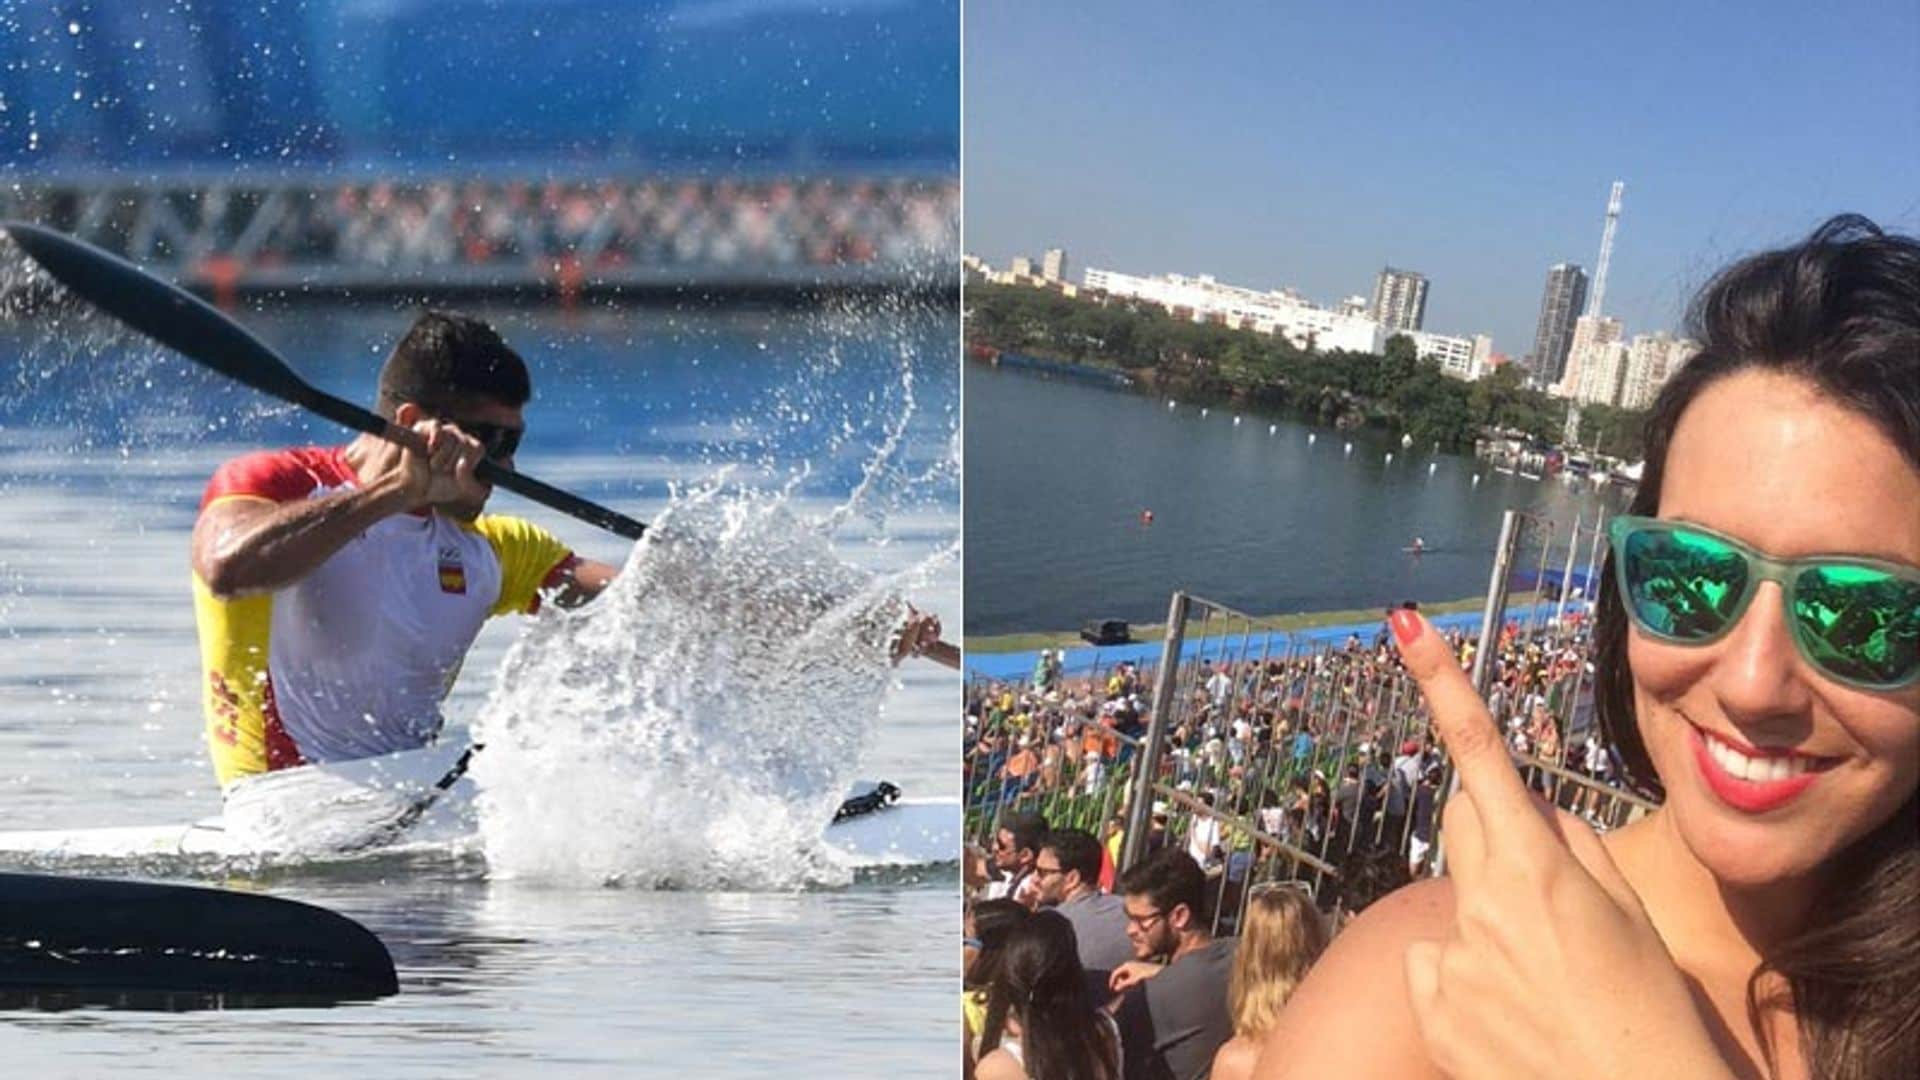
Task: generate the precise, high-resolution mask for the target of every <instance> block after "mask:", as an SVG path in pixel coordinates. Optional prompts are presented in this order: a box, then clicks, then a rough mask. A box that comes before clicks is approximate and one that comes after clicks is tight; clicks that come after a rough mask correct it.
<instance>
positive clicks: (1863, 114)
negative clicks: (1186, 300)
mask: <svg viewBox="0 0 1920 1080" xmlns="http://www.w3.org/2000/svg"><path fill="white" fill-rule="evenodd" d="M964 10H965V22H966V27H965V32H966V54H965V55H966V60H965V62H966V86H965V100H966V116H965V120H964V123H965V131H966V144H965V178H964V184H965V199H966V217H965V227H966V239H965V249H966V250H967V251H969V252H972V253H974V254H977V255H980V256H982V257H983V258H985V259H986V260H987V261H989V262H990V263H993V264H995V265H1002V266H1003V265H1006V264H1007V263H1008V262H1009V261H1010V258H1011V257H1012V256H1014V255H1016V254H1020V255H1026V256H1028V257H1029V258H1035V257H1037V256H1039V255H1040V254H1041V253H1042V252H1043V251H1045V250H1046V249H1048V248H1063V249H1065V251H1066V252H1067V253H1068V256H1069V258H1070V260H1071V265H1072V266H1073V268H1074V273H1073V274H1072V275H1070V277H1071V278H1072V279H1073V280H1078V278H1079V274H1080V273H1081V272H1082V271H1083V270H1084V269H1085V268H1088V267H1099V268H1107V269H1112V270H1117V271H1122V272H1125V273H1129V274H1139V275H1156V274H1169V273H1172V274H1186V275H1200V274H1207V275H1212V276H1214V277H1217V278H1218V279H1220V280H1221V281H1229V282H1233V283H1234V284H1237V285H1243V286H1246V287H1248V288H1253V289H1262V290H1265V289H1283V288H1291V289H1296V290H1298V291H1299V292H1300V293H1301V294H1302V295H1304V296H1305V297H1307V298H1308V299H1310V300H1312V301H1313V302H1314V303H1316V304H1319V305H1322V306H1325V307H1327V308H1330V309H1331V308H1337V307H1338V306H1339V305H1340V303H1341V302H1342V301H1343V300H1344V299H1345V298H1347V297H1350V296H1354V295H1362V296H1367V295H1370V294H1371V293H1372V292H1373V286H1374V284H1375V279H1376V276H1377V274H1378V273H1379V270H1380V268H1381V267H1382V266H1396V267H1413V268H1417V269H1418V270H1419V271H1420V272H1421V273H1422V274H1423V275H1424V276H1425V277H1426V279H1427V281H1428V283H1429V286H1428V294H1427V298H1426V314H1425V319H1424V325H1425V327H1426V328H1427V329H1428V330H1431V331H1435V332H1438V333H1443V334H1453V335H1471V334H1476V333H1484V334H1491V335H1492V336H1493V339H1494V347H1495V348H1496V349H1498V350H1499V351H1500V352H1502V353H1505V354H1507V355H1508V356H1511V357H1513V358H1514V359H1516V360H1518V359H1520V358H1521V357H1524V356H1525V355H1527V354H1528V353H1529V352H1530V351H1531V349H1532V345H1533V342H1534V338H1535V334H1536V330H1537V328H1538V326H1537V323H1538V318H1539V314H1540V305H1541V282H1542V281H1543V280H1544V279H1545V277H1546V275H1547V272H1548V270H1549V268H1551V267H1552V266H1554V265H1555V264H1558V263H1568V264H1576V265H1580V266H1582V267H1593V266H1594V265H1595V263H1596V261H1597V259H1598V255H1599V247H1600V237H1601V231H1602V228H1603V226H1604V223H1605V210H1606V200H1607V192H1608V188H1609V186H1610V185H1611V184H1612V182H1613V181H1615V180H1624V181H1625V182H1626V195H1625V204H1624V209H1623V212H1622V215H1621V221H1620V227H1619V233H1618V237H1617V239H1616V241H1615V245H1614V254H1613V264H1612V268H1611V272H1610V275H1609V284H1608V287H1607V303H1606V307H1607V314H1608V315H1610V316H1613V317H1617V318H1619V319H1620V320H1621V321H1622V323H1623V324H1624V325H1625V327H1626V329H1627V332H1628V333H1629V334H1630V335H1638V334H1643V333H1654V332H1659V331H1673V332H1678V331H1680V330H1681V316H1682V313H1683V307H1684V304H1685V303H1686V301H1687V300H1688V299H1689V298H1690V296H1691V295H1692V293H1693V292H1694V290H1696V289H1697V288H1698V287H1699V286H1700V285H1701V284H1703V283H1704V281H1705V280H1706V278H1707V277H1708V276H1709V275H1710V274H1711V273H1712V272H1713V271H1714V270H1716V269H1718V268H1719V267H1721V266H1723V265H1724V264H1726V263H1727V262H1729V261H1731V260H1732V259H1734V258H1736V257H1738V256H1740V255H1743V254H1746V253H1749V252H1752V251H1755V250H1759V249H1761V248H1764V247H1768V246H1773V245H1776V244H1779V243H1782V242H1785V241H1788V240H1791V239H1794V238H1797V237H1799V236H1802V235H1804V234H1805V233H1807V232H1808V231H1810V230H1811V229H1812V228H1813V227H1814V226H1815V225H1816V224H1818V223H1819V221H1821V220H1822V219H1824V218H1825V217H1827V216H1829V215H1831V214H1834V213H1839V212H1843V211H1857V212H1860V213H1865V214H1867V215H1868V216H1870V217H1872V218H1874V219H1875V220H1876V221H1878V222H1880V223H1881V224H1882V225H1883V226H1887V227H1889V228H1896V229H1900V230H1903V231H1908V232H1915V231H1920V80H1914V79H1911V78H1895V77H1890V73H1894V72H1911V71H1913V70H1915V69H1916V67H1920V9H1915V8H1914V7H1912V6H1911V5H1888V4H1864V3H1852V4H1844V3H1843V4H1842V5H1840V8H1839V10H1838V11H1837V12H1836V11H1835V9H1833V8H1826V9H1821V10H1818V11H1815V10H1812V9H1807V8H1804V7H1803V6H1800V5H1793V4H1787V3H1784V2H1781V3H1762V4H1755V5H1749V6H1744V7H1742V8H1741V9H1740V14H1739V18H1738V19H1737V20H1736V19H1731V18H1729V17H1728V15H1727V13H1726V12H1711V13H1709V12H1695V11H1692V10H1677V9H1674V8H1670V7H1666V6H1657V5H1650V4H1631V3H1629V4H1622V5H1615V6H1613V7H1610V8H1609V9H1608V11H1607V13H1606V15H1605V17H1604V18H1598V19H1579V20H1576V19H1575V18H1574V16H1572V15H1571V14H1568V13H1563V12H1559V11H1555V10H1550V9H1544V8H1537V7H1535V6H1533V5H1524V4H1518V3H1512V2H1508V0H1493V2H1490V3H1489V4H1487V5H1485V6H1483V7H1480V8H1475V9H1471V10H1467V11H1459V10H1452V9H1448V10H1444V11H1443V10H1429V9H1422V8H1412V9H1409V8H1405V7H1396V8H1394V9H1393V10H1392V11H1391V12H1388V11H1386V10H1384V9H1370V8H1367V7H1365V6H1362V7H1359V8H1351V9H1350V8H1346V7H1343V8H1340V9H1338V10H1317V9H1314V8H1313V7H1311V6H1303V7H1299V8H1298V9H1297V10H1296V9H1295V6H1293V5H1289V6H1288V7H1287V9H1286V10H1285V11H1284V12H1275V11H1272V10H1270V9H1268V8H1267V7H1265V6H1261V5H1251V4H1248V5H1238V6H1236V5H1223V8H1222V10H1219V11H1215V12H1212V13H1211V14H1210V15H1209V16H1208V17H1206V18H1200V17H1197V16H1195V15H1193V14H1192V13H1191V12H1186V11H1177V10H1174V9H1171V8H1167V7H1164V6H1161V5H1151V4H1141V3H1133V2H1124V0H1123V2H1117V3H1115V4H1113V5H1110V6H1109V7H1108V8H1106V9H1103V11H1102V13H1101V16H1100V17H1099V18H1097V19H1096V18H1093V17H1091V16H1090V14H1089V13H1088V12H1087V11H1086V10H1085V9H1078V10H1056V9H1052V8H1046V7H1040V6H1034V5H1024V4H1014V3H1010V2H1007V0H971V2H969V3H968V4H967V5H966V6H965V9H964ZM1836 27H1837V28H1840V29H1841V30H1842V31H1844V32H1841V33H1836V32H1835V29H1836ZM1812 40H1818V41H1820V42H1821V43H1822V46H1821V48H1820V49H1817V50H1810V49H1807V48H1805V44H1804V43H1805V42H1807V41H1812ZM1037 72H1045V73H1046V78H1045V79H1044V80H1039V81H1036V78H1035V73H1037ZM1382 72H1390V73H1391V74H1392V77H1391V78H1382V77H1380V76H1381V73H1382ZM1415 85H1417V86H1418V87H1419V88H1420V93H1419V94H1417V95H1409V94H1408V93H1407V92H1406V91H1407V88H1408V87H1409V86H1415ZM1381 116H1392V117H1393V118H1394V122H1393V124H1392V125H1391V130H1390V131H1388V132H1383V130H1382V128H1381V127H1380V125H1379V122H1378V120H1379V117H1381Z"/></svg>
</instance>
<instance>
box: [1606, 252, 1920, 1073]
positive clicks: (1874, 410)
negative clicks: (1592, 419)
mask: <svg viewBox="0 0 1920 1080" xmlns="http://www.w3.org/2000/svg"><path fill="white" fill-rule="evenodd" d="M1688 332H1689V335H1690V336H1691V337H1693V338H1694V339H1695V340H1697V341H1699V342H1700V343H1701V351H1700V353H1699V354H1698V355H1696V356H1695V357H1694V358H1693V359H1692V360H1690V361H1688V363H1687V364H1686V366H1684V367H1682V368H1681V369H1680V371H1679V372H1678V373H1677V374H1675V375H1674V376H1673V378H1672V379H1671V380H1670V381H1669V382H1668V383H1667V385H1666V387H1665V388H1664V389H1663V390H1662V391H1661V392H1660V396H1659V399H1658V400H1656V401H1655V402H1654V406H1653V410H1652V412H1651V413H1649V415H1648V417H1647V429H1646V450H1647V458H1646V472H1645V474H1644V476H1643V477H1642V480H1641V484H1640V490H1639V492H1638V493H1637V494H1636V495H1635V496H1634V499H1633V505H1632V508H1631V510H1630V511H1629V512H1630V513H1633V514H1639V515H1645V516H1653V515H1654V514H1655V513H1656V512H1657V511H1658V509H1659V506H1660V489H1661V481H1662V479H1663V477H1664V475H1665V473H1666V467H1667V451H1668V448H1669V447H1670V446H1671V445H1672V441H1673V433H1674V429H1675V428H1676V427H1678V425H1679V423H1680V417H1681V415H1682V414H1683V413H1685V412H1686V410H1687V407H1688V406H1689V405H1690V404H1691V403H1692V402H1693V401H1694V399H1695V398H1697V397H1698V396H1699V395H1700V392H1701V391H1702V390H1704V389H1706V388H1707V387H1708V386H1711V385H1712V384H1713V383H1715V382H1717V381H1719V380H1720V379H1722V378H1724V377H1726V376H1727V375H1730V374H1733V373H1734V372H1738V371H1746V370H1750V369H1751V370H1760V371H1770V372H1777V373H1781V374H1786V375H1792V376H1795V377H1798V378H1800V379H1803V380H1805V381H1806V382H1807V383H1809V384H1811V385H1813V386H1815V387H1817V388H1818V389H1819V390H1820V392H1821V393H1822V394H1824V395H1826V396H1827V397H1828V398H1830V399H1831V400H1833V401H1836V402H1838V403H1840V404H1841V405H1844V406H1846V407H1847V408H1849V409H1852V410H1853V411H1854V412H1856V413H1858V414H1860V415H1861V416H1864V417H1866V418H1867V419H1869V420H1871V421H1873V423H1874V424H1876V425H1877V426H1878V427H1879V428H1880V430H1881V431H1882V432H1884V433H1885V434H1886V435H1887V437H1888V438H1890V439H1892V440H1893V443H1894V445H1895V446H1897V447H1899V448H1900V449H1901V451H1902V452H1904V453H1905V454H1906V456H1907V460H1908V461H1909V462H1911V463H1912V464H1913V466H1914V468H1915V469H1920V241H1915V240H1914V239H1912V238H1910V237H1902V236H1891V235H1887V234H1885V233H1883V232H1882V231H1881V230H1880V229H1879V228H1878V227H1877V226H1875V225H1874V224H1873V223H1872V222H1871V221H1868V220H1867V219H1865V218H1863V217H1859V216H1857V215H1852V214H1848V215H1842V216H1840V217H1836V218H1833V219H1832V220H1830V221H1828V222H1826V223H1825V224H1824V225H1822V226H1820V228H1818V229H1817V230H1815V231H1814V233H1813V235H1812V236H1810V237H1808V238H1807V239H1806V240H1805V241H1804V242H1802V243H1800V244H1797V245H1795V246H1793V247H1789V248H1784V249H1781V250H1779V251H1769V252H1766V253H1764V254H1760V255H1755V256H1753V257H1752V258H1749V259H1745V260H1743V261H1741V262H1739V263H1736V264H1734V265H1733V266H1731V267H1729V268H1727V269H1726V270H1724V271H1722V272H1721V273H1720V274H1719V276H1717V277H1715V278H1714V280H1713V281H1712V282H1711V283H1709V284H1708V286H1707V287H1706V288H1705V289H1704V290H1703V291H1702V292H1701V294H1700V295H1699V297H1698V298H1696V299H1695V301H1694V303H1693V306H1692V307H1691V309H1690V310H1689V312H1688ZM1801 512H1804V513H1818V512H1819V508H1818V507H1805V508H1801ZM1914 512H1916V513H1920V507H1916V508H1914ZM1611 562H1612V560H1611V558H1609V559H1608V563H1609V565H1608V566H1607V568H1606V569H1605V571H1604V573H1603V574H1602V576H1601V585H1600V596H1599V607H1598V610H1597V612H1596V615H1595V620H1596V621H1595V630H1594V635H1595V647H1596V649H1597V652H1598V659H1597V666H1598V670H1599V672H1600V676H1599V681H1598V683H1597V685H1596V686H1595V699H1596V700H1595V704H1596V706H1597V708H1598V711H1599V714H1600V722H1601V724H1602V725H1603V727H1604V729H1605V731H1606V734H1607V737H1608V738H1609V739H1611V740H1612V742H1613V744H1614V745H1615V746H1617V747H1619V748H1620V753H1621V756H1622V758H1623V759H1624V760H1625V762H1626V766H1627V775H1628V779H1629V780H1630V781H1631V782H1632V783H1633V785H1634V786H1635V787H1637V788H1639V789H1640V790H1642V791H1643V792H1645V793H1647V794H1648V795H1651V796H1653V797H1656V798H1658V797H1660V796H1661V795H1662V794H1663V792H1662V789H1661V786H1660V783H1659V779H1658V777H1656V776H1655V775H1654V771H1653V762H1652V761H1651V759H1650V758H1649V757H1648V755H1647V750H1646V746H1645V744H1644V743H1642V742H1641V740H1640V730H1639V727H1638V726H1637V724H1636V722H1635V719H1634V712H1633V672H1632V670H1631V669H1630V668H1629V667H1628V665H1627V638H1628V636H1629V633H1628V627H1627V616H1626V611H1625V609H1624V608H1623V607H1622V606H1621V602H1620V596H1619V592H1618V589H1617V588H1616V587H1615V584H1614V574H1613V568H1612V566H1611ZM1832 869H1833V873H1832V874H1831V875H1829V878H1828V882H1829V883H1828V885H1827V887H1826V889H1825V894H1824V895H1823V896H1821V897H1820V898H1819V901H1818V906H1817V908H1816V909H1815V910H1816V911H1817V916H1816V917H1815V918H1814V919H1813V920H1812V925H1810V926H1808V927H1807V928H1806V929H1804V930H1803V931H1801V933H1800V934H1798V935H1797V936H1795V937H1793V938H1792V939H1790V940H1788V941H1786V942H1783V943H1781V944H1780V945H1779V946H1777V947H1776V948H1774V949H1772V950H1770V951H1769V952H1768V954H1767V955H1766V957H1765V958H1764V960H1763V962H1762V963H1761V965H1760V968H1759V970H1757V971H1756V972H1754V974H1753V977H1752V979H1750V980H1749V981H1748V984H1747V1013H1748V1019H1749V1021H1750V1022H1751V1023H1753V1025H1754V1028H1755V1031H1756V1033H1758V1034H1759V1035H1760V1036H1761V1039H1760V1041H1761V1045H1762V1046H1763V1047H1766V1054H1767V1056H1768V1059H1769V1064H1773V1062H1772V1057H1773V1051H1772V1046H1771V1042H1770V1041H1769V1040H1768V1039H1767V1038H1766V1037H1765V1032H1764V1031H1762V1030H1760V1023H1759V1017H1760V1010H1761V1004H1762V1000H1761V992H1760V986H1761V981H1762V979H1763V978H1764V977H1765V976H1767V975H1768V974H1769V973H1772V974H1775V975H1778V976H1780V977H1781V978H1783V979H1784V980H1785V981H1786V984H1787V986H1788V987H1789V988H1790V989H1791V993H1792V1000H1791V1004H1792V1006H1793V1009H1794V1011H1795V1014H1796V1015H1797V1016H1798V1018H1799V1026H1800V1036H1801V1045H1802V1048H1803V1050H1804V1052H1805V1054H1806V1057H1807V1062H1808V1066H1809V1068H1810V1069H1811V1071H1812V1073H1813V1075H1814V1076H1817V1077H1824V1078H1832V1080H1869V1078H1879V1077H1913V1076H1920V804H1917V803H1916V799H1915V795H1914V794H1912V793H1910V794H1909V795H1908V797H1907V801H1906V802H1905V803H1904V804H1903V805H1902V806H1901V807H1900V809H1899V810H1898V811H1896V812H1895V813H1894V815H1893V817H1892V818H1890V819H1889V820H1888V821H1887V822H1886V823H1885V824H1883V825H1882V826H1880V827H1879V828H1878V829H1876V830H1874V831H1873V832H1871V833H1869V834H1868V835H1866V836H1865V837H1862V838H1861V839H1860V840H1858V841H1856V842H1855V843H1854V844H1853V845H1852V846H1851V847H1849V848H1847V849H1846V850H1845V851H1844V852H1842V853H1841V854H1840V856H1839V857H1838V858H1837V859H1836V860H1835V863H1834V865H1833V867H1832Z"/></svg>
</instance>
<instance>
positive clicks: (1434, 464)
mask: <svg viewBox="0 0 1920 1080" xmlns="http://www.w3.org/2000/svg"><path fill="white" fill-rule="evenodd" d="M1439 467H1440V463H1439V462H1437V461H1429V462H1427V475H1428V476H1432V475H1433V471H1434V470H1435V469H1438V468H1439Z"/></svg>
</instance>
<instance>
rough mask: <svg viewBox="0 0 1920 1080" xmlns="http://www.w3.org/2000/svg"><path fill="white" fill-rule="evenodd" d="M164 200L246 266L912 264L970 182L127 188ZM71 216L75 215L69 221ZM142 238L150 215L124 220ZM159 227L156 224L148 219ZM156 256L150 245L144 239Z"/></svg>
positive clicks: (53, 218)
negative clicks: (141, 220) (144, 221)
mask: <svg viewBox="0 0 1920 1080" xmlns="http://www.w3.org/2000/svg"><path fill="white" fill-rule="evenodd" d="M80 197H81V196H80V195H79V194H78V193H75V192H58V191H41V192H37V193H33V192H30V193H26V194H24V195H20V196H18V198H24V199H27V200H28V201H29V202H32V203H33V205H31V206H26V207H24V208H22V207H16V208H15V210H16V211H23V212H25V213H26V215H27V216H31V217H34V218H35V219H36V220H47V221H48V223H49V224H53V225H55V226H56V227H61V226H62V225H63V222H62V219H63V218H64V217H74V218H77V217H78V216H79V211H78V209H77V206H78V201H79V199H80ZM141 198H148V199H153V198H158V199H164V200H165V201H166V203H167V209H166V213H165V214H164V215H161V217H165V218H167V219H168V220H170V221H174V222H178V223H179V225H180V227H181V228H182V229H184V230H185V231H186V232H188V233H190V234H193V235H195V236H200V237H204V238H207V239H209V240H210V241H211V243H212V250H210V251H206V252H203V253H202V254H203V255H210V256H224V257H230V258H232V259H234V260H235V261H237V262H238V263H239V264H241V265H242V266H243V267H244V266H282V265H309V266H329V267H343V268H358V269H386V270H410V271H420V270H431V269H434V268H440V267H458V266H469V267H497V266H505V265H516V264H520V265H524V264H529V263H546V262H552V261H555V260H572V261H574V262H576V263H577V264H578V265H579V267H580V268H581V269H582V270H584V271H586V272H589V273H591V272H593V271H603V272H604V271H611V270H618V269H620V268H623V267H704V268H711V269H725V268H741V269H758V268H768V267H799V268H804V267H827V266H844V265H867V264H874V265H899V266H910V265H916V264H920V263H927V262H930V261H932V260H936V259H947V260H950V259H951V257H952V253H953V252H954V251H956V250H958V237H959V186H958V184H957V183H955V182H953V181H951V180H918V179H904V178H890V179H862V178H768V179H729V178H653V179H620V180H593V181H587V180H546V181H518V180H507V181H491V180H489V181H480V180H470V181H459V180H430V181H420V182H408V181H399V180H375V181H369V182H346V183H308V184H288V185H284V186H279V187H273V188H269V187H259V188H253V187H248V186H245V185H244V184H240V183H229V184H226V185H221V186H218V187H215V188H209V189H207V190H205V191H196V192H177V193H159V194H156V193H139V192H128V193H126V194H125V200H126V201H125V202H124V205H123V209H122V210H121V211H117V212H119V213H126V212H127V210H126V208H131V212H132V213H133V215H134V216H135V217H137V216H138V215H139V200H140V199H141ZM72 225H73V223H71V222H67V223H65V227H68V228H71V227H72ZM126 226H127V227H126V229H125V231H126V232H127V233H128V234H129V235H128V237H127V239H128V242H129V244H131V245H133V246H138V245H139V244H140V240H139V238H138V236H137V235H134V234H138V233H140V232H142V231H143V229H142V227H141V226H139V225H137V224H133V223H132V222H128V223H126ZM148 231H150V230H148ZM132 254H134V255H135V256H136V257H139V258H140V259H142V261H144V260H145V258H146V257H147V256H148V253H146V252H140V251H135V252H133V253H132Z"/></svg>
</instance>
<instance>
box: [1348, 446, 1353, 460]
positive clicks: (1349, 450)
mask: <svg viewBox="0 0 1920 1080" xmlns="http://www.w3.org/2000/svg"><path fill="white" fill-rule="evenodd" d="M1347 456H1348V457H1352V456H1353V444H1352V443H1348V444H1347Z"/></svg>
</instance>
